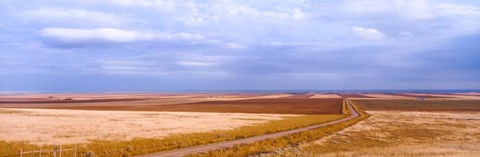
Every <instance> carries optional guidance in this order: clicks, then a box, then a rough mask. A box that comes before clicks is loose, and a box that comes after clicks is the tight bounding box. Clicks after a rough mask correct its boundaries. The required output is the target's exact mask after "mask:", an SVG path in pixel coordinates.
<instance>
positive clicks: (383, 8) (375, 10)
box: [341, 0, 435, 20]
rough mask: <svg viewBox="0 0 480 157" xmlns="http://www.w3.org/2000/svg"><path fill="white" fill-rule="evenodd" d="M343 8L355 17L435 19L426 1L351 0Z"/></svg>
mask: <svg viewBox="0 0 480 157" xmlns="http://www.w3.org/2000/svg"><path fill="white" fill-rule="evenodd" d="M341 8H342V10H343V11H345V12H347V13H350V14H351V15H353V16H392V17H396V18H399V19H403V20H428V19H433V18H435V14H434V13H433V10H432V8H431V4H430V3H429V2H428V1H426V0H361V1H358V0H349V1H347V2H346V3H344V4H342V5H341Z"/></svg>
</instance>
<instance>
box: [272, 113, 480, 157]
mask: <svg viewBox="0 0 480 157" xmlns="http://www.w3.org/2000/svg"><path fill="white" fill-rule="evenodd" d="M368 113H369V114H371V117H370V118H368V119H367V120H365V121H362V122H360V123H358V124H356V125H354V126H352V127H349V128H346V129H344V130H342V131H340V132H337V133H335V134H332V135H330V136H327V137H325V138H322V139H320V140H317V141H315V142H312V143H307V144H303V145H301V146H299V147H290V148H285V149H283V150H282V152H283V154H284V155H285V154H286V155H287V156H289V155H300V156H478V154H480V113H479V112H412V111H369V112H368ZM270 155H271V156H276V155H278V154H274V155H272V154H270Z"/></svg>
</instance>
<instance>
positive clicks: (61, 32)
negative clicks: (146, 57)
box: [40, 28, 155, 42]
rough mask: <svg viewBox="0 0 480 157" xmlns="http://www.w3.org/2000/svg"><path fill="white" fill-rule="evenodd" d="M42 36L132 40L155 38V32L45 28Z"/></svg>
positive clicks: (67, 39)
mask: <svg viewBox="0 0 480 157" xmlns="http://www.w3.org/2000/svg"><path fill="white" fill-rule="evenodd" d="M40 34H41V35H42V36H44V37H49V38H53V39H56V40H60V41H66V42H77V41H80V42H81V41H108V42H134V41H142V40H152V39H155V34H153V33H144V32H137V31H128V30H121V29H114V28H98V29H76V28H45V29H43V30H41V31H40Z"/></svg>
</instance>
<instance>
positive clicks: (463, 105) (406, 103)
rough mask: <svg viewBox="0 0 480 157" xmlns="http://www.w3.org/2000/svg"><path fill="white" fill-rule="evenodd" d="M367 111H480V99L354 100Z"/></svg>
mask: <svg viewBox="0 0 480 157" xmlns="http://www.w3.org/2000/svg"><path fill="white" fill-rule="evenodd" d="M354 102H356V103H357V104H359V105H360V106H361V107H362V108H363V109H365V110H367V111H369V110H370V111H379V110H383V111H480V100H428V101H417V100H354Z"/></svg>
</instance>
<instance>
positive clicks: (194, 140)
mask: <svg viewBox="0 0 480 157" xmlns="http://www.w3.org/2000/svg"><path fill="white" fill-rule="evenodd" d="M228 114H230V113H228ZM343 117H344V115H305V116H291V117H288V118H285V119H281V120H273V121H270V122H268V123H261V124H257V125H252V126H242V127H239V128H234V129H231V130H215V131H210V132H203V133H186V134H173V135H170V136H166V137H163V138H133V139H132V140H128V141H113V140H93V141H91V142H89V143H82V144H80V145H79V146H78V149H79V152H80V153H85V152H93V153H94V154H96V155H97V156H131V155H140V154H146V153H154V152H160V151H165V150H172V149H177V148H183V147H191V146H195V145H201V144H207V143H213V142H220V141H227V140H233V139H239V138H245V137H251V136H256V135H262V134H268V133H273V132H278V131H284V130H290V129H294V128H298V127H304V126H309V125H314V124H319V123H325V122H328V121H332V120H336V119H339V118H343ZM250 120H252V119H250ZM253 120H257V119H256V118H254V119H253ZM202 125H203V124H202ZM119 129H123V128H119ZM42 147H43V149H51V147H52V146H51V145H43V146H42ZM64 147H72V145H67V146H64ZM19 148H23V149H24V150H38V146H37V145H34V144H32V143H28V142H5V141H2V142H0V156H5V155H12V154H18V151H19Z"/></svg>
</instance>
